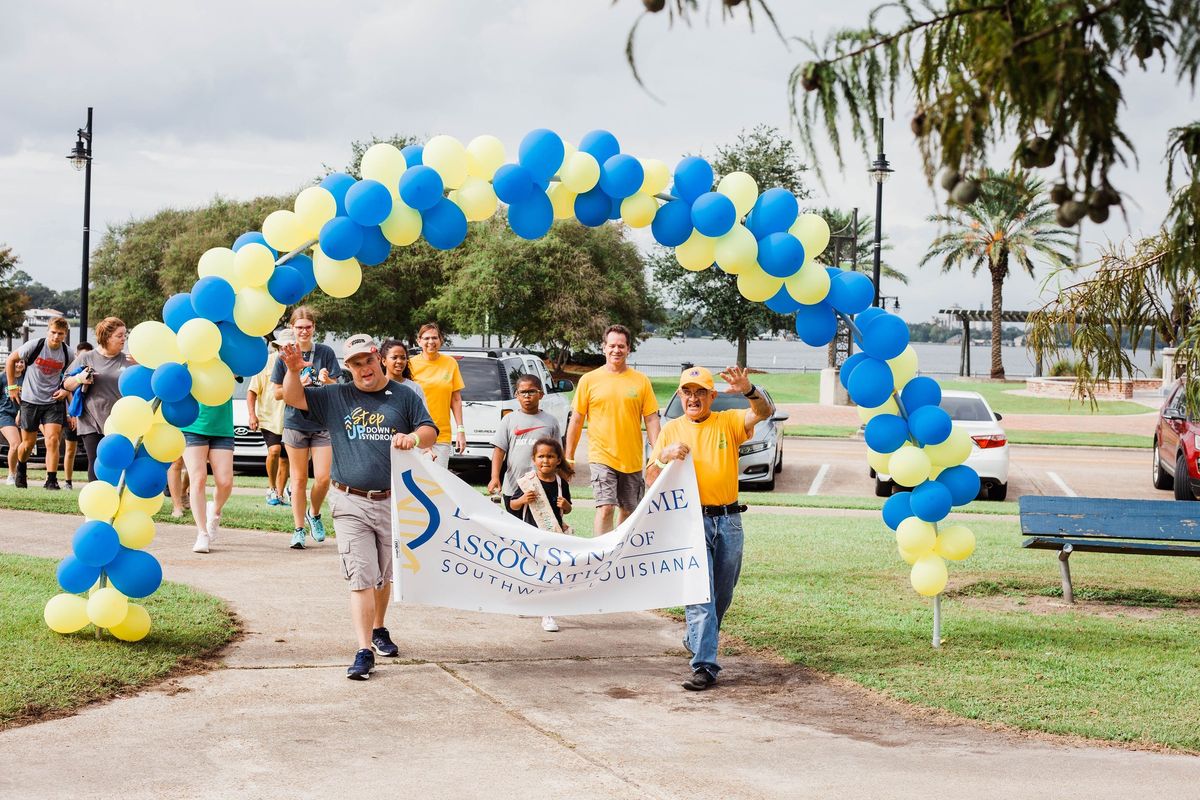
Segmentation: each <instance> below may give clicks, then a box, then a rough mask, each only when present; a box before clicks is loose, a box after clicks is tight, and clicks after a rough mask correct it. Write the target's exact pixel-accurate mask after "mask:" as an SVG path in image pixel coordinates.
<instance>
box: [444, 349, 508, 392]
mask: <svg viewBox="0 0 1200 800" xmlns="http://www.w3.org/2000/svg"><path fill="white" fill-rule="evenodd" d="M455 358H457V359H458V369H459V371H460V372H462V379H463V383H464V384H466V385H465V386H464V387H463V390H462V399H463V400H504V399H506V396H507V394H508V393H507V392H505V391H504V387H503V386H502V385H501V383H500V379H501V375H500V368H499V365H498V363H497V362H496V361H495V360H494V359H490V358H474V357H472V356H461V357H460V356H455Z"/></svg>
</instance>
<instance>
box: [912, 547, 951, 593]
mask: <svg viewBox="0 0 1200 800" xmlns="http://www.w3.org/2000/svg"><path fill="white" fill-rule="evenodd" d="M908 577H909V580H910V581H911V582H912V587H913V588H914V589H916V590H917V594H919V595H923V596H925V597H933V596H934V595H935V594H941V593H942V590H943V589H945V588H946V581H947V580H949V578H950V575H949V573H948V572H947V571H946V562H945V561H943V560H942V559H941V558H940V557H938V556H935V555H927V556H922V557H921V558H918V559H917V563H915V564H913V567H912V572H910V573H909V576H908Z"/></svg>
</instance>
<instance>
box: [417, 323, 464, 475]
mask: <svg viewBox="0 0 1200 800" xmlns="http://www.w3.org/2000/svg"><path fill="white" fill-rule="evenodd" d="M417 344H419V345H420V346H421V352H420V353H419V354H418V355H415V356H413V357H412V358H411V359H409V361H408V368H409V369H411V370H412V374H413V380H415V381H416V382H417V383H418V384H420V386H421V390H422V391H423V392H425V405H426V406H427V407H428V408H429V416H430V417H432V418H433V424H434V425H437V429H438V438H437V444H435V445H434V446H433V460H434V461H436V462H437V463H439V464H441V465H442V466H443V467H446V468H447V469H449V468H450V451H451V448H450V441H451V434H450V416H451V415H453V416H454V423H455V427H454V435H453V440H454V450H455V451H456V452H459V453H461V452H463V451H464V450H466V449H467V429H466V428H464V427H463V410H462V390H463V387H465V386H466V384H465V383H463V379H462V372H461V371H459V369H458V360H457V359H454V358H451V357H450V356H444V355H442V354H441V353H439V352H438V351H439V350H441V348H442V330H441V328H439V327H438V326H437V323H436V322H427V323H425V324H424V325H422V326H421V330H419V331H417Z"/></svg>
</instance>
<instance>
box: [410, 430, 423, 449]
mask: <svg viewBox="0 0 1200 800" xmlns="http://www.w3.org/2000/svg"><path fill="white" fill-rule="evenodd" d="M408 435H409V436H411V437H412V442H413V447H420V446H421V437H420V436H417V435H416V434H415V433H410V434H408Z"/></svg>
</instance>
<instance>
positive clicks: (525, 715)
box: [0, 511, 1200, 800]
mask: <svg viewBox="0 0 1200 800" xmlns="http://www.w3.org/2000/svg"><path fill="white" fill-rule="evenodd" d="M76 522H77V520H76V519H74V518H67V517H61V516H51V515H44V514H35V513H28V512H15V511H5V512H3V526H2V531H3V533H2V534H0V537H2V538H0V549H3V550H5V551H9V552H20V553H28V554H32V555H42V556H49V557H53V558H59V557H61V556H62V555H63V554H64V553H66V552H67V550H68V548H69V542H70V533H71V531H72V529H73V528H74V526H75V524H76ZM191 541H192V536H191V533H190V531H189V529H187V528H186V527H182V526H169V525H163V526H160V527H159V538H158V539H157V540H156V541H155V543H154V545H153V546H152V549H153V551H154V552H155V554H156V555H158V556H159V557H160V558H161V559H162V561H163V563H164V566H165V569H166V573H167V576H168V577H169V578H170V579H171V580H174V581H179V582H183V583H188V584H191V585H194V586H197V587H199V588H200V589H203V590H205V591H208V592H211V593H213V594H216V595H219V596H221V597H224V598H226V599H227V600H228V601H229V603H230V605H231V606H232V608H233V609H234V611H236V613H237V614H238V615H239V617H241V619H242V621H243V623H244V625H245V628H246V636H245V637H244V638H243V639H242V640H241V641H240V642H238V643H237V644H236V645H235V646H233V647H231V648H230V649H229V651H228V652H227V653H226V654H225V655H224V658H223V662H222V663H223V667H224V668H223V669H218V670H216V671H214V672H210V673H208V674H203V675H192V676H186V677H181V678H177V679H174V680H171V681H168V682H167V683H165V684H162V685H160V686H158V687H155V688H151V689H148V690H146V691H144V692H141V693H139V694H137V695H135V696H133V697H128V698H122V699H118V700H115V701H113V702H110V703H105V704H101V705H96V706H93V707H89V708H86V709H84V710H83V711H81V712H80V713H79V714H77V715H75V716H73V717H69V718H66V719H59V720H52V721H48V722H44V723H40V724H36V725H30V726H27V727H24V728H17V729H13V730H9V731H5V732H3V733H0V765H2V767H0V796H2V797H4V798H14V799H15V798H56V797H72V798H111V797H121V798H123V800H125V799H131V798H160V797H163V796H169V797H186V798H193V797H247V798H258V797H262V798H277V797H287V798H307V797H313V798H317V797H330V796H337V797H342V796H357V795H359V794H360V793H370V794H378V795H385V794H386V795H388V796H396V797H402V798H403V797H419V798H422V800H424V799H425V798H431V799H432V798H472V797H488V798H529V797H534V796H555V795H567V794H569V795H570V796H575V797H588V798H641V797H652V798H691V797H696V796H702V797H712V798H767V797H770V798H776V797H778V798H784V797H786V798H804V797H814V798H816V797H820V798H827V797H880V796H886V797H896V798H908V797H912V798H918V797H919V798H929V797H953V796H968V797H996V796H1001V795H1003V796H1004V797H1005V798H1006V799H1012V798H1024V797H1029V798H1035V797H1036V798H1044V797H1088V798H1108V797H1112V798H1117V797H1122V798H1123V797H1128V796H1134V795H1137V796H1161V797H1184V796H1191V795H1193V794H1194V793H1195V787H1196V786H1197V785H1200V759H1197V758H1193V757H1189V756H1176V755H1161V754H1155V753H1149V752H1131V751H1125V750H1120V749H1117V748H1106V747H1080V746H1071V745H1066V744H1061V743H1057V742H1054V741H1050V740H1047V739H1039V738H1034V737H1021V736H1016V735H1010V734H1005V733H996V732H991V731H987V730H983V729H981V728H979V727H977V726H974V725H970V724H967V723H962V722H957V721H953V720H950V721H938V717H939V715H937V714H930V713H924V712H917V711H908V710H905V709H903V708H902V707H900V706H899V705H898V704H895V703H891V702H888V701H885V700H882V699H880V698H879V697H878V696H875V695H872V694H871V693H869V692H867V691H865V690H861V689H858V688H856V687H852V686H845V685H843V684H842V682H840V681H834V680H828V679H825V678H822V677H821V676H818V675H815V674H813V673H811V672H809V671H807V670H804V669H802V668H797V667H794V666H790V665H785V664H781V663H777V662H773V661H769V660H765V659H760V658H755V657H751V656H729V657H723V663H724V665H725V668H726V669H725V672H723V673H722V676H721V683H720V684H718V686H717V687H716V688H715V689H713V690H710V691H708V692H703V693H698V694H693V693H689V692H685V691H683V690H682V689H681V688H680V687H679V681H680V680H681V679H682V678H683V677H685V673H686V662H685V660H684V654H683V650H682V648H681V646H680V644H679V640H680V635H681V626H680V625H679V624H677V623H674V622H671V621H669V620H666V619H664V618H662V617H659V616H657V615H655V614H651V613H639V614H616V615H605V616H592V617H579V618H565V619H560V623H561V624H562V626H563V630H562V631H561V632H560V633H557V634H547V633H543V632H542V631H541V629H540V627H539V625H538V620H536V619H516V618H513V617H502V616H493V615H485V614H474V613H466V612H458V611H449V610H444V609H427V608H412V607H402V608H393V610H392V613H391V618H390V621H389V624H390V627H391V629H392V632H393V636H394V638H395V639H396V640H397V642H398V643H399V644H400V647H401V653H402V656H403V658H404V660H401V661H398V662H392V663H386V662H385V663H381V664H380V666H379V669H378V670H377V672H376V673H375V675H374V676H373V677H372V679H371V680H370V681H369V682H367V683H357V682H353V681H348V680H346V678H345V668H346V665H347V663H348V662H349V660H350V657H351V655H352V651H353V643H352V641H351V639H350V638H349V636H348V633H349V625H348V621H347V599H346V594H347V593H346V589H345V586H344V584H343V583H342V581H341V580H340V579H339V576H338V569H337V566H336V558H335V557H336V551H335V548H336V544H335V543H334V542H333V541H330V542H328V543H327V544H324V545H320V546H315V547H313V548H310V549H309V550H307V551H302V552H301V551H292V550H289V549H288V548H287V541H288V539H287V536H285V535H283V534H267V533H261V532H251V531H245V532H243V531H225V532H223V533H222V535H221V537H220V538H219V539H218V541H217V543H216V545H215V546H214V549H213V552H212V553H210V554H209V555H206V556H197V555H193V554H192V553H191V552H190V550H189V546H190V544H191ZM802 589H803V587H797V590H798V591H801V590H802ZM736 603H737V601H736V600H735V608H736ZM931 679H936V676H934V675H931Z"/></svg>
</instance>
